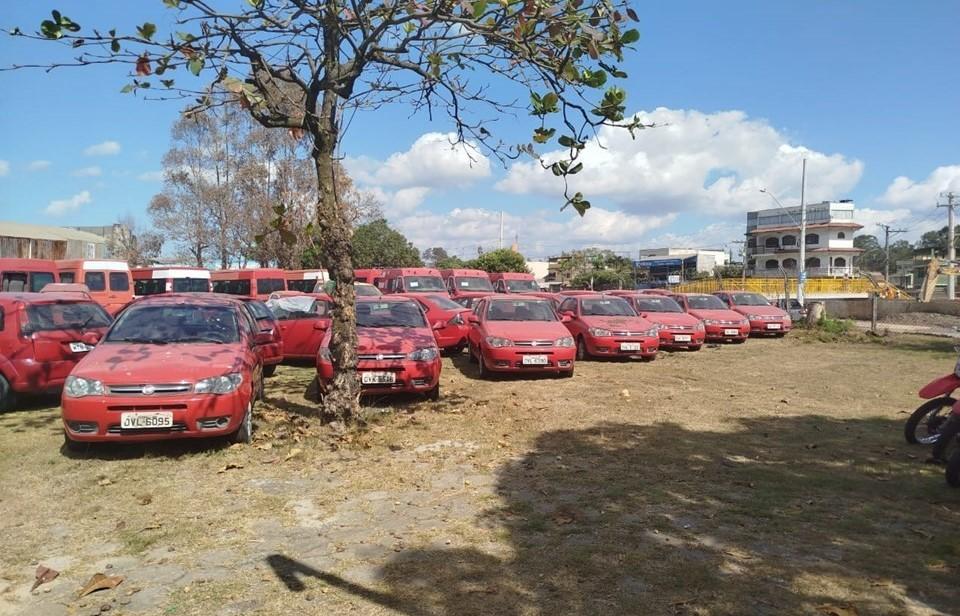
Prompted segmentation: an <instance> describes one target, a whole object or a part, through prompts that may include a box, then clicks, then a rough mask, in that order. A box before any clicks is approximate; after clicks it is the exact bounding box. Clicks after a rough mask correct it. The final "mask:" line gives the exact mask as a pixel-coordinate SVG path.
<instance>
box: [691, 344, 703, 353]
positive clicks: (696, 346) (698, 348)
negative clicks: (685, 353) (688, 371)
mask: <svg viewBox="0 0 960 616" xmlns="http://www.w3.org/2000/svg"><path fill="white" fill-rule="evenodd" d="M687 348H688V349H690V351H691V352H692V351H699V350H700V349H702V348H703V345H702V344H696V345H694V346H691V347H687Z"/></svg>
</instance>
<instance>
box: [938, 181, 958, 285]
mask: <svg viewBox="0 0 960 616" xmlns="http://www.w3.org/2000/svg"><path fill="white" fill-rule="evenodd" d="M940 196H941V197H945V198H946V200H947V202H946V203H938V204H937V207H945V208H947V259H948V260H950V261H951V262H953V261H955V260H956V258H957V244H956V241H955V239H954V237H953V206H954V201H955V200H956V198H957V193H955V192H953V191H950V192H942V193H940ZM956 281H957V279H956V278H955V277H954V276H953V274H948V275H947V299H954V298H955V297H956Z"/></svg>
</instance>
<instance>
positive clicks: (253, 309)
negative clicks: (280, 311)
mask: <svg viewBox="0 0 960 616" xmlns="http://www.w3.org/2000/svg"><path fill="white" fill-rule="evenodd" d="M237 299H238V300H240V301H241V302H243V307H244V308H246V310H247V313H248V314H249V315H250V318H251V319H253V320H254V321H255V322H256V325H257V330H258V331H259V332H260V333H267V334H270V338H271V341H270V342H267V343H264V344H258V345H257V352H258V353H259V355H260V359H261V361H263V376H273V374H274V373H275V372H276V371H277V366H278V365H279V364H280V362H282V361H283V336H281V335H280V323H279V321H277V317H275V316H273V312H271V311H270V308H268V307H267V305H266V304H264V303H263V302H261V301H260V300H258V299H254V298H252V297H247V296H243V295H238V296H237ZM264 339H266V337H264Z"/></svg>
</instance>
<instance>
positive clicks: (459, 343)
mask: <svg viewBox="0 0 960 616" xmlns="http://www.w3.org/2000/svg"><path fill="white" fill-rule="evenodd" d="M406 297H409V298H410V299H412V300H414V301H415V302H417V303H418V304H420V306H421V307H422V308H423V310H424V312H426V314H427V323H430V325H431V327H432V328H433V335H434V337H435V338H436V339H437V346H438V347H440V350H441V351H450V352H452V353H454V354H460V353H462V352H463V349H465V348H466V347H467V333H468V332H469V331H470V326H469V324H468V323H467V315H468V314H470V310H469V309H467V308H464V307H463V306H461V305H460V304H458V303H457V302H455V301H453V300H452V299H450V298H449V297H448V296H447V294H446V293H444V294H440V293H411V294H410V295H406ZM438 325H439V327H438Z"/></svg>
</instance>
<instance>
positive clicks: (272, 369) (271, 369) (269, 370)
mask: <svg viewBox="0 0 960 616" xmlns="http://www.w3.org/2000/svg"><path fill="white" fill-rule="evenodd" d="M276 372H277V364H273V365H270V366H264V367H263V376H265V377H271V376H273V375H274V374H276Z"/></svg>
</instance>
